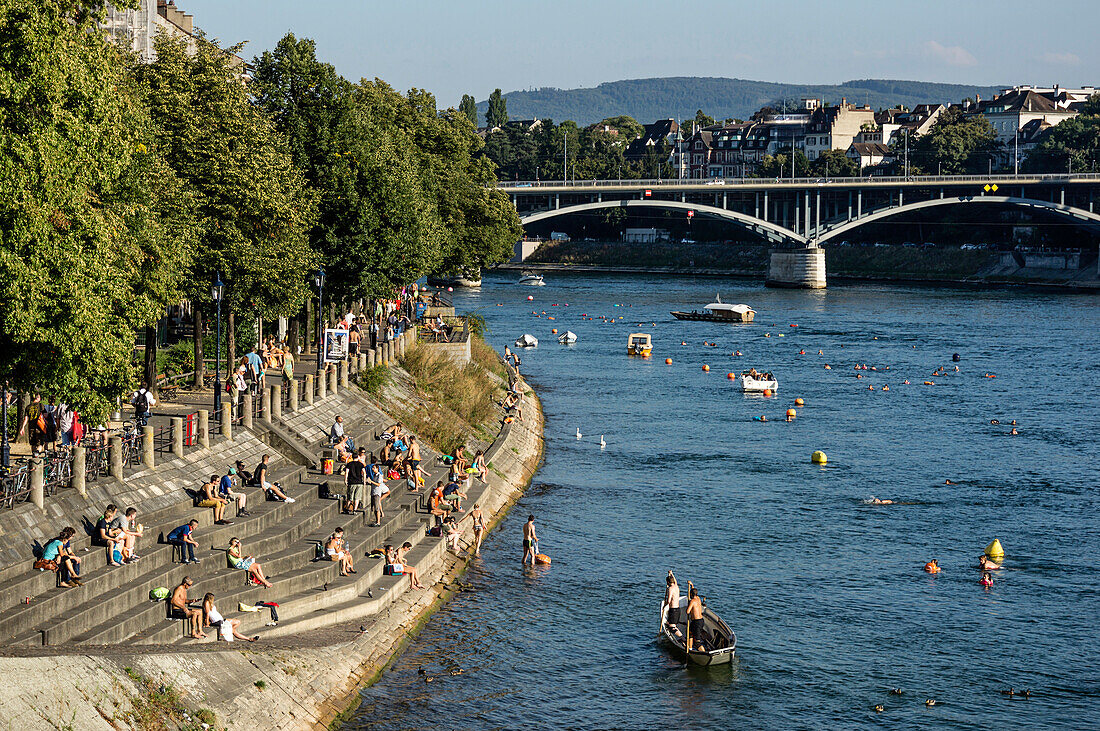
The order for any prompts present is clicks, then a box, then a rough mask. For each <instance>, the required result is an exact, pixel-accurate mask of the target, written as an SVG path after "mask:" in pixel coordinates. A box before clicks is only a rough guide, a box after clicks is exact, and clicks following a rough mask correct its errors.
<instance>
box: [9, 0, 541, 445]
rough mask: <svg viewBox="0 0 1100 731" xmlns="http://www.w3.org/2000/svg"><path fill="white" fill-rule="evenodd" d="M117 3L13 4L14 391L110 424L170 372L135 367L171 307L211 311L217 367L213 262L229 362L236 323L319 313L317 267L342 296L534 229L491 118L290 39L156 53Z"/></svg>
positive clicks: (381, 293)
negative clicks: (500, 168) (515, 194)
mask: <svg viewBox="0 0 1100 731" xmlns="http://www.w3.org/2000/svg"><path fill="white" fill-rule="evenodd" d="M115 4H116V5H118V6H121V7H136V5H137V0H123V1H122V2H116V3H115ZM101 18H102V4H101V3H99V2H96V1H94V0H0V379H2V380H3V381H4V382H6V383H7V384H8V386H9V388H12V389H16V390H20V391H24V392H30V391H41V392H43V393H48V394H51V395H53V396H55V397H56V398H57V399H59V400H63V401H66V402H68V403H70V404H72V405H73V406H74V407H75V408H77V409H78V410H79V411H80V412H81V413H82V414H83V415H84V417H85V419H86V421H87V422H88V423H98V422H100V421H102V420H105V419H106V418H107V416H108V415H109V413H110V412H112V411H113V410H114V403H115V400H116V398H118V397H119V396H121V395H123V394H125V393H126V392H127V391H128V390H130V389H132V388H133V387H134V386H135V385H136V383H137V381H138V380H144V379H149V378H151V377H152V375H153V373H151V372H150V369H149V368H148V367H147V368H146V373H145V374H144V379H142V378H141V375H140V374H139V373H137V372H136V370H135V368H134V367H133V364H132V362H131V358H132V355H133V352H134V342H135V333H137V332H140V331H142V330H145V329H147V328H153V327H155V324H156V322H157V321H158V320H159V319H160V318H161V317H162V315H163V314H164V311H165V307H166V306H167V305H169V304H171V303H175V302H179V301H181V300H185V299H186V300H190V301H191V303H192V305H193V309H194V312H195V326H196V327H195V332H196V336H195V342H194V348H195V362H196V363H197V364H199V371H200V372H199V373H197V374H196V380H199V379H200V378H201V363H202V356H203V337H202V334H203V332H204V331H205V330H207V329H209V325H210V322H209V320H210V315H211V312H212V308H213V305H212V303H211V302H210V284H211V282H212V280H213V279H214V277H215V274H216V273H219V274H220V277H221V279H222V281H223V282H224V283H225V284H226V287H225V296H224V302H223V312H224V313H225V314H226V316H227V318H228V321H229V323H228V329H227V332H228V333H229V334H230V335H229V337H228V338H227V341H226V345H227V350H228V353H227V354H226V355H227V361H228V362H232V360H233V357H234V355H235V353H234V350H235V343H234V342H233V338H232V335H233V333H234V327H233V321H234V320H244V321H251V320H252V319H253V318H256V317H265V318H267V317H276V316H287V317H291V318H295V320H293V322H298V321H301V320H303V315H305V314H306V309H305V308H306V305H307V303H308V302H310V301H311V300H310V298H311V293H312V291H313V290H311V287H310V279H311V275H312V273H313V272H314V271H315V270H316V269H317V268H318V267H319V266H323V267H324V269H325V271H326V274H327V277H326V278H327V283H326V300H329V301H333V302H341V303H343V302H350V301H353V300H357V299H360V298H381V297H388V296H392V295H393V294H394V293H395V290H396V289H397V288H398V287H400V286H402V285H405V284H409V283H411V282H413V281H415V280H416V279H418V278H419V277H421V276H423V275H425V274H430V273H434V272H436V271H440V270H443V269H448V268H451V269H453V268H473V267H478V266H486V265H491V264H495V263H497V262H500V261H502V260H504V259H505V258H506V257H507V256H508V255H510V253H511V248H512V243H513V242H514V241H515V239H516V238H518V237H519V236H520V235H521V229H520V226H519V221H518V217H517V216H516V213H515V211H514V209H513V208H512V206H511V205H510V203H509V201H508V198H507V196H505V195H504V194H502V193H499V192H497V191H495V190H494V189H493V184H494V183H495V180H496V179H495V170H494V167H493V165H492V163H491V162H490V161H489V160H488V159H487V158H486V157H485V156H484V155H483V154H482V147H483V143H482V141H481V139H480V138H479V137H478V136H477V134H476V128H475V124H474V122H472V121H471V119H470V118H469V116H468V115H467V114H465V113H460V112H458V111H457V110H454V109H448V110H439V109H437V107H436V104H435V100H434V99H433V98H432V97H431V95H430V94H427V93H425V92H423V91H420V90H415V89H414V90H412V91H410V92H408V93H407V94H401V93H398V92H396V91H395V90H393V89H392V88H390V87H389V86H387V85H386V84H385V83H384V82H382V81H380V80H377V79H376V80H373V81H366V80H364V81H361V82H360V83H358V84H353V83H351V82H349V81H347V80H346V79H344V78H342V77H340V76H339V75H338V74H337V73H336V71H335V69H334V68H333V67H332V66H331V65H329V64H324V63H321V62H320V61H318V60H317V58H316V53H315V47H314V44H313V42H312V41H310V40H305V39H302V40H299V39H296V38H295V37H294V36H293V35H287V36H286V37H285V38H283V39H282V40H281V41H280V42H279V43H278V45H277V46H276V47H275V48H274V49H273V50H271V51H266V52H264V53H262V54H261V55H260V56H258V57H257V58H255V59H254V60H253V63H252V67H253V69H254V73H253V77H252V79H251V80H247V79H246V78H244V77H242V74H241V72H242V71H243V69H242V68H241V64H240V63H239V59H237V58H236V55H235V54H236V53H237V52H239V50H240V48H239V47H231V48H222V47H220V46H219V45H218V44H217V43H216V42H213V41H210V40H207V39H205V38H204V37H203V36H202V35H201V34H200V35H199V36H198V37H197V38H196V39H195V42H193V43H192V44H191V48H188V44H187V43H186V42H185V41H183V40H176V39H172V38H169V37H167V36H165V35H161V36H159V37H158V38H157V39H156V42H155V49H156V60H155V61H154V62H153V63H151V64H144V63H141V62H140V61H139V59H138V58H136V57H135V56H133V55H131V54H129V53H128V51H126V50H124V49H122V48H120V47H118V46H116V45H115V44H113V43H111V42H110V41H109V40H107V39H106V38H105V37H104V34H103V33H102V32H101V31H99V30H98V25H99V23H100V21H101ZM330 296H331V298H332V299H331V300H330V299H329V297H330ZM292 327H293V326H292ZM153 343H155V339H152V341H151V342H150V347H155V346H154V345H153ZM149 362H150V354H148V353H147V366H148V364H149Z"/></svg>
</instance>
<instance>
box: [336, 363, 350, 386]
mask: <svg viewBox="0 0 1100 731" xmlns="http://www.w3.org/2000/svg"><path fill="white" fill-rule="evenodd" d="M350 365H351V363H350V362H349V361H346V360H342V361H340V365H339V367H338V368H337V370H338V371H339V377H340V388H342V389H343V388H347V387H348V368H349V366H350Z"/></svg>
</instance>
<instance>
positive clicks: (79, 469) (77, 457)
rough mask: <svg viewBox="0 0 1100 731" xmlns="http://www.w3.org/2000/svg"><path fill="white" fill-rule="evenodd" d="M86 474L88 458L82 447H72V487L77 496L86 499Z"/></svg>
mask: <svg viewBox="0 0 1100 731" xmlns="http://www.w3.org/2000/svg"><path fill="white" fill-rule="evenodd" d="M87 472H88V456H87V454H86V453H85V450H84V447H73V481H72V486H73V487H74V488H75V489H76V492H77V494H79V495H81V496H83V497H87V496H88V486H87V485H86V484H85V482H84V481H85V480H86V479H87V476H88V474H87Z"/></svg>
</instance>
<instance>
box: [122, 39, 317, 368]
mask: <svg viewBox="0 0 1100 731" xmlns="http://www.w3.org/2000/svg"><path fill="white" fill-rule="evenodd" d="M155 48H156V52H157V59H156V61H155V62H154V63H152V64H149V65H139V66H137V67H136V68H135V74H136V75H137V77H138V78H139V79H140V80H141V81H142V82H143V83H144V84H145V85H146V88H147V99H148V101H149V106H150V111H151V113H152V116H153V119H154V121H155V122H156V123H157V125H158V126H159V128H160V130H161V132H162V135H163V138H164V145H163V146H164V149H165V155H166V157H167V160H168V163H169V164H170V165H171V167H172V168H173V169H174V170H175V171H176V173H177V174H178V175H179V176H180V177H181V178H182V179H183V180H184V181H185V182H186V184H187V186H188V188H189V189H190V190H191V191H192V192H193V193H194V195H195V198H196V201H197V206H198V221H199V223H198V229H199V231H198V242H197V245H196V246H195V250H194V255H193V256H192V259H191V268H190V272H189V273H188V277H187V283H188V287H187V290H188V294H190V295H191V296H192V297H193V298H195V299H201V300H205V299H206V298H207V297H208V294H207V292H208V291H209V282H210V280H211V277H212V276H213V274H214V272H216V271H220V272H221V276H222V280H223V281H225V282H226V284H227V287H226V296H225V301H226V303H227V304H228V306H229V326H228V330H227V333H228V334H229V336H228V337H227V342H226V346H227V347H226V350H227V351H228V352H227V360H228V361H229V362H232V360H233V357H234V350H235V340H234V332H235V330H234V321H235V317H236V316H247V317H256V316H262V317H276V316H293V315H295V314H297V313H298V311H299V310H300V309H301V306H302V303H303V302H304V300H305V299H306V297H308V296H309V294H310V290H309V287H308V284H307V276H308V274H309V273H310V272H311V271H312V270H313V269H314V268H315V266H316V262H317V259H316V257H315V255H314V253H313V251H312V250H311V249H310V247H309V241H308V237H307V232H308V231H309V230H310V229H311V228H312V227H313V225H314V222H315V220H316V200H315V197H314V195H313V193H312V192H311V191H310V190H309V189H308V188H307V187H306V183H305V179H304V178H303V176H302V173H301V172H300V171H299V170H298V168H297V167H295V165H294V161H293V159H292V157H291V154H290V150H289V149H288V147H287V144H286V141H285V140H284V139H283V137H282V136H281V135H279V134H278V133H277V132H276V130H275V128H274V125H273V123H272V122H271V120H270V119H269V118H268V117H267V116H266V115H265V114H264V113H263V112H262V111H261V110H260V108H259V107H257V106H256V105H254V104H252V102H251V100H250V99H249V96H248V91H247V88H246V87H245V86H244V84H242V83H241V81H240V78H239V76H238V73H237V71H236V70H235V69H234V68H233V67H232V66H231V63H230V59H231V55H230V53H227V51H226V50H223V49H221V48H219V47H218V46H217V45H216V44H214V43H211V42H209V41H207V40H205V39H204V38H202V37H201V36H200V37H199V39H198V43H197V45H196V47H195V52H194V54H193V55H189V54H188V49H187V44H186V42H185V41H184V40H182V39H173V38H170V37H168V36H166V35H160V36H158V37H157V40H156V42H155ZM229 50H230V51H233V50H235V49H229ZM196 360H198V359H196Z"/></svg>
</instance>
